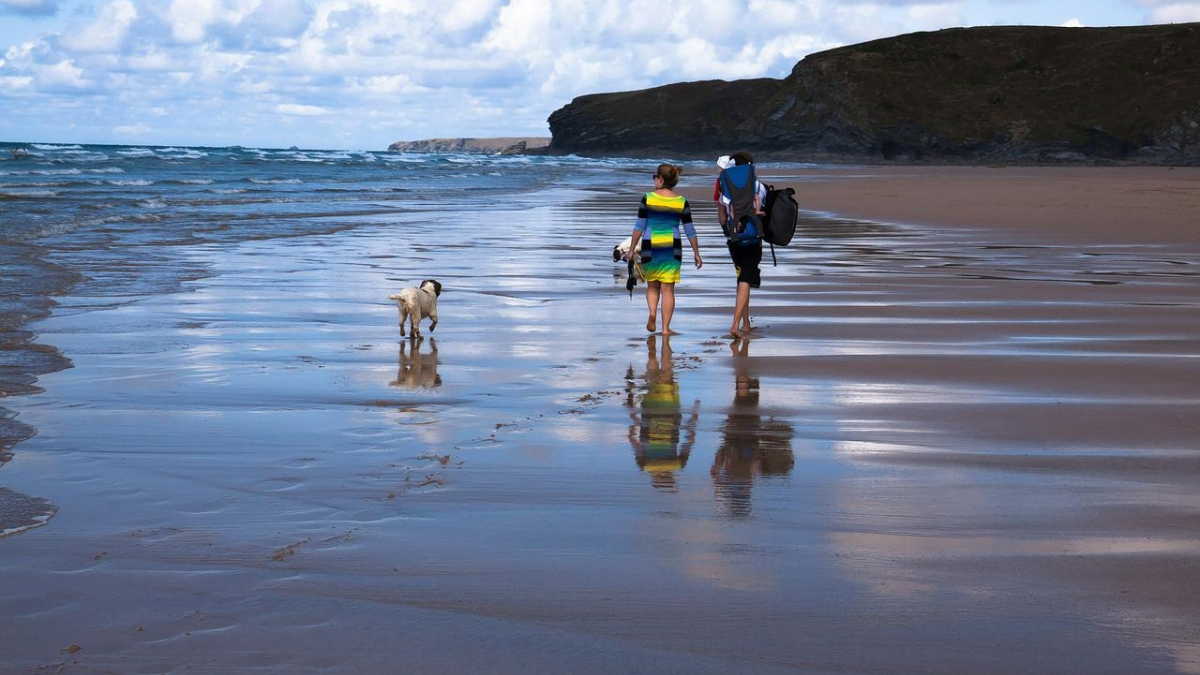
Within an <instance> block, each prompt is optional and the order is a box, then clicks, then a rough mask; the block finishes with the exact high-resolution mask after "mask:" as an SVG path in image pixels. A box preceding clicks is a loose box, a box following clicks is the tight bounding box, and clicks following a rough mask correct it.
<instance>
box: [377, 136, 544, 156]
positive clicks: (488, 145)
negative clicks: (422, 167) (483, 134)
mask: <svg viewBox="0 0 1200 675" xmlns="http://www.w3.org/2000/svg"><path fill="white" fill-rule="evenodd" d="M549 144H550V139H549V138H545V137H523V138H522V137H505V138H428V139H425V140H421V141H396V142H395V143H392V144H391V145H389V146H388V150H389V151H391V152H478V153H484V154H489V155H515V154H520V153H522V152H526V151H529V150H537V149H541V148H545V147H546V146H547V145H549Z"/></svg>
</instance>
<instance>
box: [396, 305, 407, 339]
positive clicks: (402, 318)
mask: <svg viewBox="0 0 1200 675" xmlns="http://www.w3.org/2000/svg"><path fill="white" fill-rule="evenodd" d="M396 306H397V307H399V308H400V337H404V322H405V321H408V308H407V307H405V306H404V303H403V302H398V303H396Z"/></svg>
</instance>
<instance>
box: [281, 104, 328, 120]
mask: <svg viewBox="0 0 1200 675" xmlns="http://www.w3.org/2000/svg"><path fill="white" fill-rule="evenodd" d="M275 112H277V113H279V114H281V115H295V116H297V117H323V116H325V115H328V114H330V113H331V111H330V110H329V109H328V108H322V107H321V106H316V105H301V104H298V103H281V104H279V105H277V106H275Z"/></svg>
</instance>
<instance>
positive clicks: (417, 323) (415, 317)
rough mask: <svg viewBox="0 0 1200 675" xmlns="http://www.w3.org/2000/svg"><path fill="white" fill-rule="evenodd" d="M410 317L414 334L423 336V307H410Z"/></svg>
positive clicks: (414, 335)
mask: <svg viewBox="0 0 1200 675" xmlns="http://www.w3.org/2000/svg"><path fill="white" fill-rule="evenodd" d="M408 319H409V322H410V324H409V327H410V328H411V331H410V332H411V333H412V336H413V337H415V338H419V337H421V309H420V308H419V307H409V308H408Z"/></svg>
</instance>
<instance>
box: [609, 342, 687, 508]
mask: <svg viewBox="0 0 1200 675" xmlns="http://www.w3.org/2000/svg"><path fill="white" fill-rule="evenodd" d="M657 340H658V336H655V335H651V336H650V337H648V338H646V372H645V375H644V391H643V393H642V394H641V400H640V414H639V413H638V412H633V413H630V415H629V417H630V419H631V420H633V424H630V425H629V444H630V445H631V446H632V447H633V455H634V459H635V461H637V465H638V467H640V468H641V469H642V470H643V471H645V472H646V473H648V474H650V484H651V485H653V486H654V487H655V488H658V489H660V490H675V473H676V472H677V471H682V470H683V468H684V467H685V466H687V460H688V456H689V455H690V454H691V452H692V446H693V445H695V443H696V420H697V418H698V416H699V408H700V402H699V401H696V402H695V403H693V404H692V410H691V414H690V416H689V418H688V421H687V422H686V423H685V422H684V421H683V408H682V406H681V405H680V402H679V383H678V382H677V381H676V380H675V364H674V360H673V356H674V354H673V352H672V351H671V339H670V337H668V336H665V335H664V336H662V353H661V355H660V354H658V353H657V352H656V347H657V345H656V342H657ZM629 370H630V372H629V374H628V375H627V376H626V381H627V392H628V397H627V399H626V403H627V405H629V406H630V407H633V406H634V405H635V403H634V400H635V398H636V394H635V386H636V384H635V383H636V377H635V375H634V373H633V368H632V367H630V369H629ZM684 432H686V439H684V440H682V442H681V439H682V437H683V436H684Z"/></svg>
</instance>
